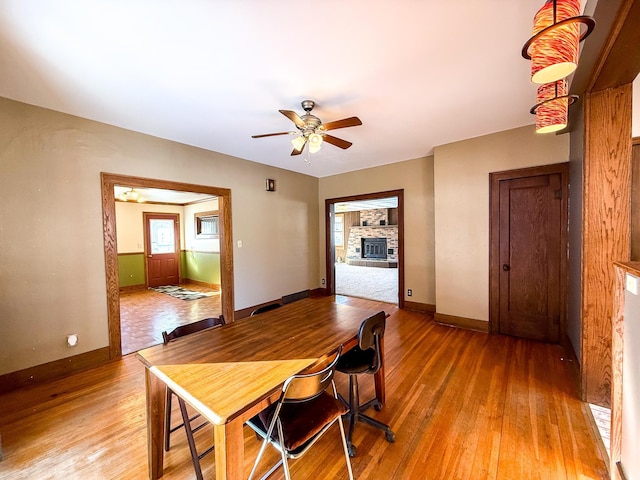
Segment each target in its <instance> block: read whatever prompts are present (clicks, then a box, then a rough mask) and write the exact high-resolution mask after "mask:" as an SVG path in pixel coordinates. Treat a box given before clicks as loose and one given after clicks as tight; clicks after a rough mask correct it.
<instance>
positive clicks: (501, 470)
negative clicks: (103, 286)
mask: <svg viewBox="0 0 640 480" xmlns="http://www.w3.org/2000/svg"><path fill="white" fill-rule="evenodd" d="M341 298H342V299H343V300H341V301H343V302H348V303H350V304H352V305H354V306H358V307H364V308H371V309H374V310H376V309H384V310H387V311H388V312H389V313H391V316H390V317H389V318H388V319H387V327H386V332H385V345H386V351H385V353H386V365H385V367H386V371H387V403H386V405H385V407H384V408H383V410H382V411H380V412H376V411H374V410H373V409H371V411H370V414H371V415H372V416H374V417H376V418H378V419H380V420H381V421H383V422H388V423H390V425H391V427H392V428H393V429H394V431H395V433H396V442H395V443H388V442H387V441H386V440H385V439H384V435H382V434H381V433H380V431H379V430H377V429H373V428H368V427H367V426H366V425H362V424H358V425H357V427H356V429H355V432H354V443H355V444H356V445H357V447H358V455H357V456H356V457H355V458H353V459H352V465H353V470H354V477H355V478H357V479H359V480H378V479H385V480H405V479H424V478H428V479H430V480H432V479H433V480H440V479H442V480H444V479H447V480H449V479H456V480H481V479H488V478H492V479H505V480H506V479H516V478H518V479H520V478H524V479H540V480H542V479H544V480H547V479H576V480H577V479H581V478H582V479H586V478H589V479H603V478H607V475H608V474H607V469H606V465H605V460H604V459H603V458H602V457H601V456H600V455H599V452H598V449H597V448H596V444H595V440H594V438H593V436H592V433H591V430H590V428H589V425H588V423H587V421H586V419H585V411H583V409H582V404H581V402H580V401H579V399H578V398H577V395H576V391H575V389H572V388H571V385H572V384H571V381H570V375H571V373H570V369H571V366H570V365H569V364H568V362H566V361H562V360H561V358H562V357H563V351H562V348H561V347H560V346H558V345H547V344H542V343H539V342H532V341H527V340H521V339H515V338H511V337H505V336H495V335H487V334H485V333H479V332H472V331H468V330H463V329H457V328H449V327H445V326H441V325H438V324H436V323H435V322H434V321H433V317H432V316H431V315H427V314H421V313H415V312H409V311H406V310H398V309H397V308H396V307H393V306H391V308H390V306H389V304H384V303H376V302H367V301H364V300H360V299H346V298H344V297H341ZM328 300H329V301H330V300H331V298H329V299H328ZM336 382H337V387H338V390H339V391H340V392H342V393H345V392H347V391H348V377H347V376H346V375H340V374H337V375H336ZM372 383H373V382H371V381H366V379H363V381H362V383H361V385H360V393H361V395H362V397H363V399H368V398H370V397H371V396H372V395H373V385H372ZM144 392H145V376H144V368H143V366H142V364H141V363H140V362H139V361H138V360H137V359H136V358H135V357H134V356H126V357H123V358H121V359H118V360H117V361H115V362H112V363H110V364H108V365H105V366H103V367H99V368H95V369H92V370H91V371H89V372H86V373H83V374H78V375H74V376H72V377H69V378H66V379H63V380H59V381H56V382H53V383H50V384H47V385H37V386H35V387H33V388H29V389H23V390H19V391H15V392H12V393H10V394H6V395H3V396H1V397H0V405H2V407H3V408H1V409H0V427H1V429H2V443H3V449H4V460H3V461H2V464H0V472H2V473H0V476H1V477H3V478H4V477H6V478H13V477H15V478H33V479H36V478H50V479H67V478H105V479H116V478H117V479H121V478H130V479H140V478H147V461H146V457H147V447H146V443H147V442H146V434H145V424H146V418H145V410H146V408H145V393H144ZM174 413H176V414H177V413H178V412H177V406H176V410H175V412H174ZM87 422H89V423H87ZM81 424H82V425H84V426H85V427H86V426H87V425H89V424H90V427H88V428H79V425H81ZM332 428H334V427H332ZM335 428H337V427H335ZM244 435H245V437H244V438H245V461H244V463H239V465H238V466H239V468H242V469H243V471H244V474H245V477H246V476H248V474H249V471H250V470H251V467H252V465H253V461H254V459H255V457H256V455H257V452H258V449H259V447H260V442H259V441H258V440H256V438H255V435H254V434H253V432H251V431H250V430H249V429H245V432H244ZM212 436H213V430H212V429H211V427H207V428H205V429H203V430H202V431H200V432H198V433H197V434H196V442H201V443H200V444H201V445H205V444H210V442H211V439H212ZM313 449H314V450H313V452H314V453H313V454H311V455H307V456H305V457H304V458H302V459H300V460H299V461H297V462H291V469H292V472H291V473H292V477H293V478H294V479H344V478H346V472H345V468H344V457H343V453H342V447H341V445H340V443H339V442H336V441H335V437H334V436H333V435H328V436H325V438H323V439H321V440H320V441H319V442H318V443H317V444H316V445H315V446H314V447H313ZM265 455H266V456H267V458H266V459H264V462H263V465H264V468H263V469H262V471H261V472H258V473H259V474H262V473H264V470H266V469H267V468H268V467H269V466H270V465H272V464H275V462H276V460H277V458H278V454H277V452H275V451H274V450H273V449H269V450H268V451H267V453H266V454H265ZM202 468H203V474H204V476H205V478H214V476H215V474H214V472H215V463H214V458H213V455H208V456H206V457H205V458H203V460H202ZM425 473H426V474H427V476H426V477H425ZM3 474H5V475H4V476H3ZM163 478H165V479H167V480H186V479H192V478H194V474H193V466H192V465H191V458H190V455H189V449H188V447H187V443H186V439H185V437H184V435H180V434H178V435H176V437H175V443H173V444H172V448H171V450H170V451H169V452H168V453H167V454H166V458H165V473H164V477H163ZM282 478H283V475H282V470H280V471H279V472H277V473H276V474H274V475H273V479H274V480H281V479H282Z"/></svg>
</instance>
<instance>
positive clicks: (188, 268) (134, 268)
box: [118, 250, 220, 288]
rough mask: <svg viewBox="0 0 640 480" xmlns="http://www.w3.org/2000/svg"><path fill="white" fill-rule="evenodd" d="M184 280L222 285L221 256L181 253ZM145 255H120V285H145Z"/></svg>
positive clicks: (189, 252) (203, 253) (191, 252)
mask: <svg viewBox="0 0 640 480" xmlns="http://www.w3.org/2000/svg"><path fill="white" fill-rule="evenodd" d="M180 269H181V273H182V279H183V280H187V279H189V280H197V281H199V282H204V283H211V284H214V285H220V254H219V253H205V252H193V251H184V250H183V251H181V252H180ZM144 276H145V272H144V254H143V253H135V254H124V255H122V254H121V255H118V285H119V286H120V287H121V288H122V287H129V286H132V285H144V284H145V278H144Z"/></svg>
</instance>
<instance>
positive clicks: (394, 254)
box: [345, 209, 398, 268]
mask: <svg viewBox="0 0 640 480" xmlns="http://www.w3.org/2000/svg"><path fill="white" fill-rule="evenodd" d="M360 223H361V225H360V226H354V227H351V229H350V231H349V239H348V241H347V254H346V259H345V260H346V263H348V264H349V265H359V266H368V267H390V268H397V267H398V226H397V225H388V215H387V210H386V209H377V210H363V211H361V212H360ZM365 223H366V224H365ZM381 223H382V225H381ZM362 238H385V239H386V240H387V259H386V260H377V259H366V258H362Z"/></svg>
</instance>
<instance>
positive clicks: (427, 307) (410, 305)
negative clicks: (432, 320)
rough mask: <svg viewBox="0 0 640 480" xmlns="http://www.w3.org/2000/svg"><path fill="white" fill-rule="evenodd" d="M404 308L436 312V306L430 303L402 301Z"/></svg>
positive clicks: (414, 310)
mask: <svg viewBox="0 0 640 480" xmlns="http://www.w3.org/2000/svg"><path fill="white" fill-rule="evenodd" d="M404 309H405V310H411V311H413V312H424V313H436V306H435V305H431V304H430V303H418V302H409V301H405V302H404Z"/></svg>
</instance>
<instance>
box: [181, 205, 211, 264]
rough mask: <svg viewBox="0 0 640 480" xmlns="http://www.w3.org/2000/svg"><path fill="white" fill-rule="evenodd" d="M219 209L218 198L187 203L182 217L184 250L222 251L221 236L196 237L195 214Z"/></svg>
mask: <svg viewBox="0 0 640 480" xmlns="http://www.w3.org/2000/svg"><path fill="white" fill-rule="evenodd" d="M215 210H218V199H217V198H216V199H215V200H210V201H208V202H200V203H194V204H193V205H185V207H184V218H183V219H182V226H183V229H182V231H183V233H184V241H183V242H182V243H181V248H182V249H183V250H193V251H196V252H218V253H219V252H220V239H219V238H196V233H195V232H196V226H195V223H196V222H195V214H196V213H202V212H213V211H215Z"/></svg>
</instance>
